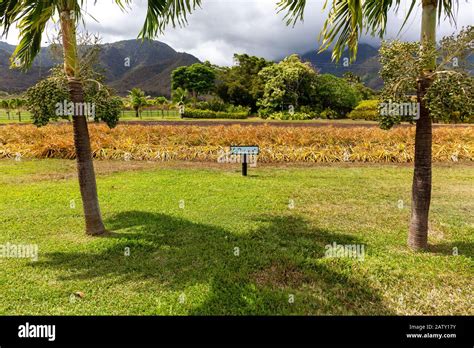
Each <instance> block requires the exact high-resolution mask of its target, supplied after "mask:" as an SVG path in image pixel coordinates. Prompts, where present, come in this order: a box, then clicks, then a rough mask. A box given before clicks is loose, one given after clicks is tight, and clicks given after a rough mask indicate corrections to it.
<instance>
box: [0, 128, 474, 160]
mask: <svg viewBox="0 0 474 348" xmlns="http://www.w3.org/2000/svg"><path fill="white" fill-rule="evenodd" d="M89 129H90V135H91V142H92V151H93V156H94V157H95V158H97V159H123V158H125V157H126V158H128V159H130V160H144V161H168V160H186V161H195V162H200V161H201V162H202V161H208V162H209V161H211V162H216V161H217V160H218V158H219V156H220V154H221V153H223V152H225V151H227V150H228V148H229V146H230V145H259V146H260V149H261V151H260V155H259V157H258V160H259V161H260V162H266V163H289V162H307V163H314V162H322V163H328V162H348V163H352V162H376V163H387V162H399V163H408V162H412V161H413V158H414V139H415V127H414V126H412V127H398V128H395V129H392V130H389V131H384V130H381V129H380V128H378V127H371V128H369V127H351V128H349V127H331V126H328V127H319V128H317V127H304V126H295V127H277V126H273V125H272V124H268V125H254V126H252V127H249V126H245V125H238V124H230V125H225V126H224V125H215V126H213V127H208V126H207V127H206V126H199V123H196V124H194V125H179V124H178V125H143V124H133V125H129V124H119V125H118V126H117V127H116V128H114V129H109V128H108V127H107V126H106V125H103V124H90V126H89ZM0 139H1V141H0V158H2V157H9V158H12V157H15V156H16V155H17V154H21V155H22V156H23V157H25V158H63V159H64V158H65V159H72V158H74V157H75V152H74V143H73V134H72V127H71V126H70V125H58V124H55V125H49V126H46V127H41V128H39V129H38V128H36V127H35V126H33V125H23V126H18V125H16V126H15V125H10V126H3V127H0ZM223 159H224V160H227V159H226V158H223ZM433 160H434V161H435V162H457V161H473V160H474V127H469V126H467V127H453V126H445V127H436V128H435V129H434V130H433Z"/></svg>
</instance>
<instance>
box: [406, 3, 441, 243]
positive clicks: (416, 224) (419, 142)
mask: <svg viewBox="0 0 474 348" xmlns="http://www.w3.org/2000/svg"><path fill="white" fill-rule="evenodd" d="M436 6H437V0H422V8H423V12H422V24H421V54H423V53H424V52H429V50H430V48H432V47H434V45H436ZM435 66H436V59H433V60H432V61H431V62H428V65H427V66H426V69H425V71H423V73H422V76H420V78H419V79H418V85H417V99H418V103H419V107H420V118H419V119H418V120H417V122H416V134H415V165H414V166H415V169H414V173H413V185H412V205H411V222H410V231H409V234H408V245H409V247H410V248H412V249H414V250H419V249H426V248H427V247H428V217H429V211H430V203H431V167H432V160H431V152H432V147H431V145H432V122H431V115H430V111H429V109H428V108H427V107H426V104H425V102H424V96H425V94H426V91H427V89H428V88H429V87H430V85H431V83H432V79H431V76H430V73H431V72H432V71H433V70H434V68H435Z"/></svg>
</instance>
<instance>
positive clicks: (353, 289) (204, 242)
mask: <svg viewBox="0 0 474 348" xmlns="http://www.w3.org/2000/svg"><path fill="white" fill-rule="evenodd" d="M107 226H108V227H109V228H110V229H112V230H114V231H116V232H115V233H114V234H112V235H111V236H108V237H104V238H102V239H100V240H96V241H94V245H93V248H90V250H91V251H87V252H57V253H49V254H46V255H43V257H42V259H43V260H40V261H38V262H36V263H35V264H34V266H33V267H41V268H55V269H60V270H64V271H65V273H66V274H67V275H65V276H64V277H62V278H61V279H60V280H67V281H70V280H90V279H95V280H97V281H98V282H100V281H103V280H104V279H107V282H108V284H110V282H111V281H115V282H117V283H122V284H123V283H126V284H127V286H128V287H129V288H132V289H133V291H135V292H136V293H150V296H157V295H156V294H157V289H158V290H163V291H175V292H176V293H178V294H179V292H186V289H187V288H189V287H192V286H199V285H202V284H205V285H206V286H207V289H208V291H206V293H205V294H203V297H204V300H203V302H201V303H200V304H199V305H196V306H193V307H192V308H190V309H189V310H188V313H189V314H204V315H205V314H214V315H225V314H237V315H238V314H262V315H266V314H367V315H371V314H391V313H390V312H389V310H388V309H387V308H386V307H385V306H384V304H383V302H382V300H381V298H380V296H379V294H378V293H377V291H376V290H375V289H373V288H372V287H371V286H370V285H369V284H368V282H367V280H366V279H364V275H363V273H362V272H361V271H360V268H361V267H360V265H359V264H358V263H359V262H360V261H357V260H355V259H324V258H323V257H324V253H325V245H327V244H331V243H333V242H337V243H338V244H357V243H360V242H359V241H358V240H357V239H354V238H353V237H352V236H348V235H343V234H340V233H332V232H330V231H326V230H322V229H318V228H315V227H312V226H310V225H309V224H308V223H307V222H306V221H305V220H303V219H301V218H299V217H294V216H291V217H290V216H261V217H260V218H259V219H258V226H259V227H258V228H256V229H255V230H253V231H249V232H248V233H247V234H239V235H236V234H233V233H232V232H230V231H227V230H225V229H222V228H221V227H216V226H212V225H205V224H199V223H194V222H191V221H188V220H185V219H182V218H177V217H172V216H168V215H163V214H157V213H151V212H141V211H129V212H122V213H120V214H118V215H116V216H114V217H113V218H112V219H110V220H109V221H107ZM125 248H130V256H124V250H125ZM134 284H136V287H135V288H134ZM144 284H145V285H144ZM292 299H294V302H292V301H291V300H292ZM98 314H100V313H98Z"/></svg>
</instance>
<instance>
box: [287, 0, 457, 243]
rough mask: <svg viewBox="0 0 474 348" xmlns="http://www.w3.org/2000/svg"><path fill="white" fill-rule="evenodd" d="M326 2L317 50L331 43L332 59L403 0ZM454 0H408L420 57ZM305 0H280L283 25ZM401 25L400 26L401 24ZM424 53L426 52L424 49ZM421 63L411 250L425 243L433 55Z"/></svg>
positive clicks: (381, 23) (377, 28)
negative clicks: (415, 16)
mask: <svg viewBox="0 0 474 348" xmlns="http://www.w3.org/2000/svg"><path fill="white" fill-rule="evenodd" d="M329 2H331V3H332V5H331V8H330V11H329V15H328V18H327V20H326V22H325V24H324V26H323V29H322V31H321V34H320V38H322V46H321V49H320V50H321V51H322V50H326V49H327V48H329V47H330V46H331V45H333V44H334V48H333V59H334V60H339V59H340V58H341V56H342V54H343V52H344V49H345V47H346V46H347V47H348V48H349V50H350V51H351V53H352V55H351V58H352V59H354V58H355V56H356V54H357V47H358V43H359V38H360V35H361V34H362V32H363V31H364V30H366V31H370V32H371V34H377V35H378V36H380V37H383V36H384V34H385V31H386V28H387V26H386V24H387V15H388V13H389V11H390V10H395V11H398V9H399V6H400V3H401V2H402V0H384V1H381V0H359V1H354V0H331V1H329V0H326V2H325V5H324V7H325V8H326V7H327V5H328V3H329ZM458 2H459V1H458V0H412V1H411V3H410V7H409V10H408V12H407V15H406V17H405V21H404V22H403V25H405V23H406V22H407V20H408V18H409V17H410V15H411V14H412V11H413V8H414V7H415V6H416V5H417V4H420V5H421V8H422V18H421V34H420V42H421V52H420V53H421V56H422V58H423V57H428V54H429V48H430V47H435V46H436V25H437V19H439V18H440V17H441V16H442V15H443V14H444V15H445V16H446V17H447V18H449V19H450V20H453V21H454V20H455V13H456V12H457V7H458ZM305 5H306V0H281V1H280V3H279V6H280V10H281V11H287V12H288V13H287V16H286V19H287V24H291V23H293V24H295V23H296V21H298V20H301V19H303V15H304V9H305ZM403 25H402V26H403ZM425 52H426V54H424V53H425ZM424 61H425V62H426V63H425V67H424V70H423V72H422V73H421V74H420V76H419V77H418V81H417V99H418V103H419V105H420V118H419V119H418V121H417V122H416V133H415V163H414V174H413V185H412V211H411V222H410V229H409V234H408V245H409V246H410V247H411V248H412V249H414V250H418V249H426V248H427V246H428V215H429V209H430V202H431V168H432V159H431V151H432V149H431V144H432V120H431V115H430V111H429V109H428V108H427V106H426V104H425V102H424V96H425V94H426V91H427V90H428V88H429V87H430V86H431V84H432V82H433V78H434V74H433V71H434V69H435V67H436V58H435V57H433V58H431V59H425V60H424Z"/></svg>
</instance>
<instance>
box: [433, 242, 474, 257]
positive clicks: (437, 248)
mask: <svg viewBox="0 0 474 348" xmlns="http://www.w3.org/2000/svg"><path fill="white" fill-rule="evenodd" d="M428 251H430V252H432V253H435V254H440V255H445V256H454V255H459V256H465V257H468V258H470V259H472V258H473V257H474V243H472V242H465V241H458V242H445V243H437V244H430V245H428Z"/></svg>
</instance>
